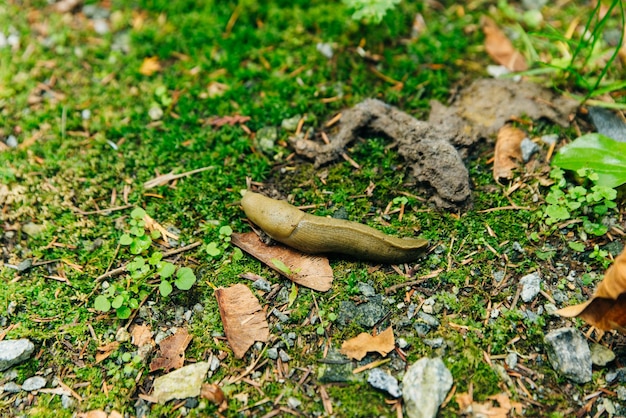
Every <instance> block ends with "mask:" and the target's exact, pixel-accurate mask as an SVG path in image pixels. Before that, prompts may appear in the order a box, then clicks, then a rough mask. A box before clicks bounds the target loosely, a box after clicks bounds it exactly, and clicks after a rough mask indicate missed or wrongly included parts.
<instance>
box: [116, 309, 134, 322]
mask: <svg viewBox="0 0 626 418" xmlns="http://www.w3.org/2000/svg"><path fill="white" fill-rule="evenodd" d="M115 312H116V314H117V317H118V318H119V319H128V318H130V314H131V312H132V311H131V309H130V308H129V307H128V306H120V307H119V308H117V309H116V310H115Z"/></svg>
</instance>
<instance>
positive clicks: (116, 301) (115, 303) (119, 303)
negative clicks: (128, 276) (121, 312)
mask: <svg viewBox="0 0 626 418" xmlns="http://www.w3.org/2000/svg"><path fill="white" fill-rule="evenodd" d="M123 303H124V296H122V295H117V296H115V299H113V302H111V306H112V307H114V308H115V309H118V308H119V307H120V306H122V304H123Z"/></svg>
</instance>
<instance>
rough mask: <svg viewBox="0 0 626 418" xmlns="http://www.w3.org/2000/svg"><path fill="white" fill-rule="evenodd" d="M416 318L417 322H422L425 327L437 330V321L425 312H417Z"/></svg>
mask: <svg viewBox="0 0 626 418" xmlns="http://www.w3.org/2000/svg"><path fill="white" fill-rule="evenodd" d="M417 318H418V320H419V321H422V322H424V323H425V324H426V325H428V326H430V327H432V328H437V327H438V326H439V320H438V319H437V318H435V317H434V316H432V315H430V314H427V313H426V312H418V313H417Z"/></svg>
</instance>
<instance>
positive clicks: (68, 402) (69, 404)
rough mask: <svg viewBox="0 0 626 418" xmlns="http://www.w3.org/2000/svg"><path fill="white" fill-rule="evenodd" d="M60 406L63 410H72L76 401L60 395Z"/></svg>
mask: <svg viewBox="0 0 626 418" xmlns="http://www.w3.org/2000/svg"><path fill="white" fill-rule="evenodd" d="M61 406H62V407H63V408H64V409H74V407H75V406H76V399H74V398H72V397H71V396H69V395H61Z"/></svg>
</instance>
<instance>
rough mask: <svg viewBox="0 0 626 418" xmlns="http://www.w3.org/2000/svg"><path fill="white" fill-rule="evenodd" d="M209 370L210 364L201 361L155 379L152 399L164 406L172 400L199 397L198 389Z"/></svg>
mask: <svg viewBox="0 0 626 418" xmlns="http://www.w3.org/2000/svg"><path fill="white" fill-rule="evenodd" d="M209 368H210V364H209V363H208V362H206V361H202V362H199V363H195V364H190V365H188V366H185V367H181V368H180V369H178V370H175V371H173V372H171V373H168V374H166V375H163V376H160V377H157V378H156V379H154V392H153V393H152V397H153V398H155V399H156V400H157V402H159V403H161V404H164V403H165V402H167V401H169V400H172V399H186V398H192V397H196V396H198V395H200V387H201V386H202V382H203V381H204V378H205V377H206V374H207V372H208V371H209Z"/></svg>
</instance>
